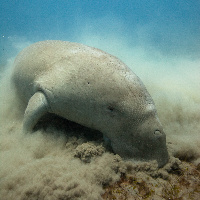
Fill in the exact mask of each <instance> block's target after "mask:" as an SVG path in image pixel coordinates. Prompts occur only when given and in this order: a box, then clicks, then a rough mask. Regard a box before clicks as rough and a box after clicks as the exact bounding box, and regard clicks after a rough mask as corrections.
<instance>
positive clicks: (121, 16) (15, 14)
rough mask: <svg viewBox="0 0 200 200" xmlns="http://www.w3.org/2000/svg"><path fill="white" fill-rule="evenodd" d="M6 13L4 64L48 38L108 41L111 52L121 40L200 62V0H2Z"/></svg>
mask: <svg viewBox="0 0 200 200" xmlns="http://www.w3.org/2000/svg"><path fill="white" fill-rule="evenodd" d="M0 10H1V12H0V47H1V48H0V59H1V64H2V63H3V64H5V62H6V60H7V59H8V58H9V57H10V56H15V55H16V53H17V52H18V51H19V50H21V49H22V48H23V47H24V46H27V45H28V44H29V43H33V42H36V41H39V40H47V39H60V40H68V41H74V42H84V43H86V44H87V43H88V44H90V45H93V44H94V45H95V46H97V47H101V43H107V45H109V46H110V49H111V51H112V49H115V45H113V43H116V40H117V41H118V42H119V43H120V44H121V43H123V42H125V43H128V44H129V45H130V46H131V47H136V46H137V47H142V48H145V49H147V50H149V51H152V49H154V50H156V51H159V52H160V53H161V54H163V55H165V56H169V55H170V56H174V55H175V56H185V57H192V58H197V57H198V56H199V52H200V1H197V0H192V1H188V0H185V1H181V0H176V1H174V0H169V1H167V0H165V1H158V0H153V1H147V0H142V1H141V0H134V1H131V0H128V1H122V0H121V1H120V0H110V1H108V0H107V1H105V0H102V1H92V0H87V1H86V0H83V1H81V0H80V1H78V0H74V1H72V0H58V1H53V0H44V1H40V0H35V1H31V0H26V1H25V0H19V1H16V0H10V1H7V0H2V1H1V5H0ZM94 40H95V41H94ZM22 43H23V44H22ZM17 44H18V45H17ZM19 44H21V45H19ZM16 46H17V47H16ZM105 50H107V49H105Z"/></svg>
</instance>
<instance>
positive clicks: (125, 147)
mask: <svg viewBox="0 0 200 200" xmlns="http://www.w3.org/2000/svg"><path fill="white" fill-rule="evenodd" d="M124 135H126V134H124ZM145 135H146V134H145ZM111 146H112V148H113V150H114V152H115V153H117V154H119V155H120V156H121V157H123V158H124V159H125V160H139V161H145V162H146V161H151V160H156V161H157V163H158V167H159V168H160V167H163V166H164V165H165V164H167V163H168V159H169V155H168V151H167V146H166V135H165V133H164V132H163V131H158V130H156V131H155V133H154V134H149V137H148V136H145V137H143V136H142V137H141V136H138V137H137V136H134V137H121V138H120V139H118V140H111Z"/></svg>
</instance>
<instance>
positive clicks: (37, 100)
mask: <svg viewBox="0 0 200 200" xmlns="http://www.w3.org/2000/svg"><path fill="white" fill-rule="evenodd" d="M48 111H49V105H48V102H47V99H46V97H45V95H44V94H43V93H42V92H36V93H35V94H34V95H33V96H32V97H31V98H30V100H29V102H28V106H27V108H26V111H25V114H24V123H23V131H24V133H28V132H32V130H33V128H34V126H35V125H36V124H37V122H38V121H39V119H40V118H41V117H42V116H43V115H44V114H46V113H47V112H48Z"/></svg>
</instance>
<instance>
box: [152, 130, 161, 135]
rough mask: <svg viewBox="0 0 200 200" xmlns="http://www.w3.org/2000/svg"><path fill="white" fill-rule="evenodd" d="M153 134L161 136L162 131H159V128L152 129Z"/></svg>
mask: <svg viewBox="0 0 200 200" xmlns="http://www.w3.org/2000/svg"><path fill="white" fill-rule="evenodd" d="M154 135H155V136H161V135H162V133H161V132H160V131H159V130H155V131H154Z"/></svg>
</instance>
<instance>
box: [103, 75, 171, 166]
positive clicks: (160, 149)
mask: <svg viewBox="0 0 200 200" xmlns="http://www.w3.org/2000/svg"><path fill="white" fill-rule="evenodd" d="M131 76H132V78H131V79H130V80H126V79H123V83H121V85H120V86H118V90H117V91H115V92H113V95H114V96H113V97H112V94H111V95H110V98H109V99H112V103H111V104H110V105H109V103H110V102H109V101H108V102H107V103H108V105H107V108H108V110H109V113H110V118H109V120H108V121H109V124H107V127H108V129H109V128H110V129H109V130H107V134H105V137H107V138H109V139H110V143H111V146H112V148H113V150H114V152H115V153H117V154H119V155H120V156H121V157H123V158H125V159H130V160H131V159H132V160H142V161H149V160H156V161H157V162H158V166H159V167H162V166H164V165H165V164H166V163H167V162H168V151H167V147H166V135H165V133H164V131H163V127H162V125H161V123H160V121H159V119H158V116H157V111H156V107H155V104H154V101H153V99H152V98H151V96H150V94H149V93H148V91H147V90H146V88H145V86H144V85H143V83H142V82H141V81H140V79H139V78H138V77H136V76H135V75H134V74H133V75H131ZM124 82H125V84H124ZM118 91H119V92H118ZM122 91H123V92H122ZM116 99H117V101H115V102H114V100H116ZM113 102H114V103H113ZM105 116H106V115H105ZM107 119H108V118H107Z"/></svg>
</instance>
